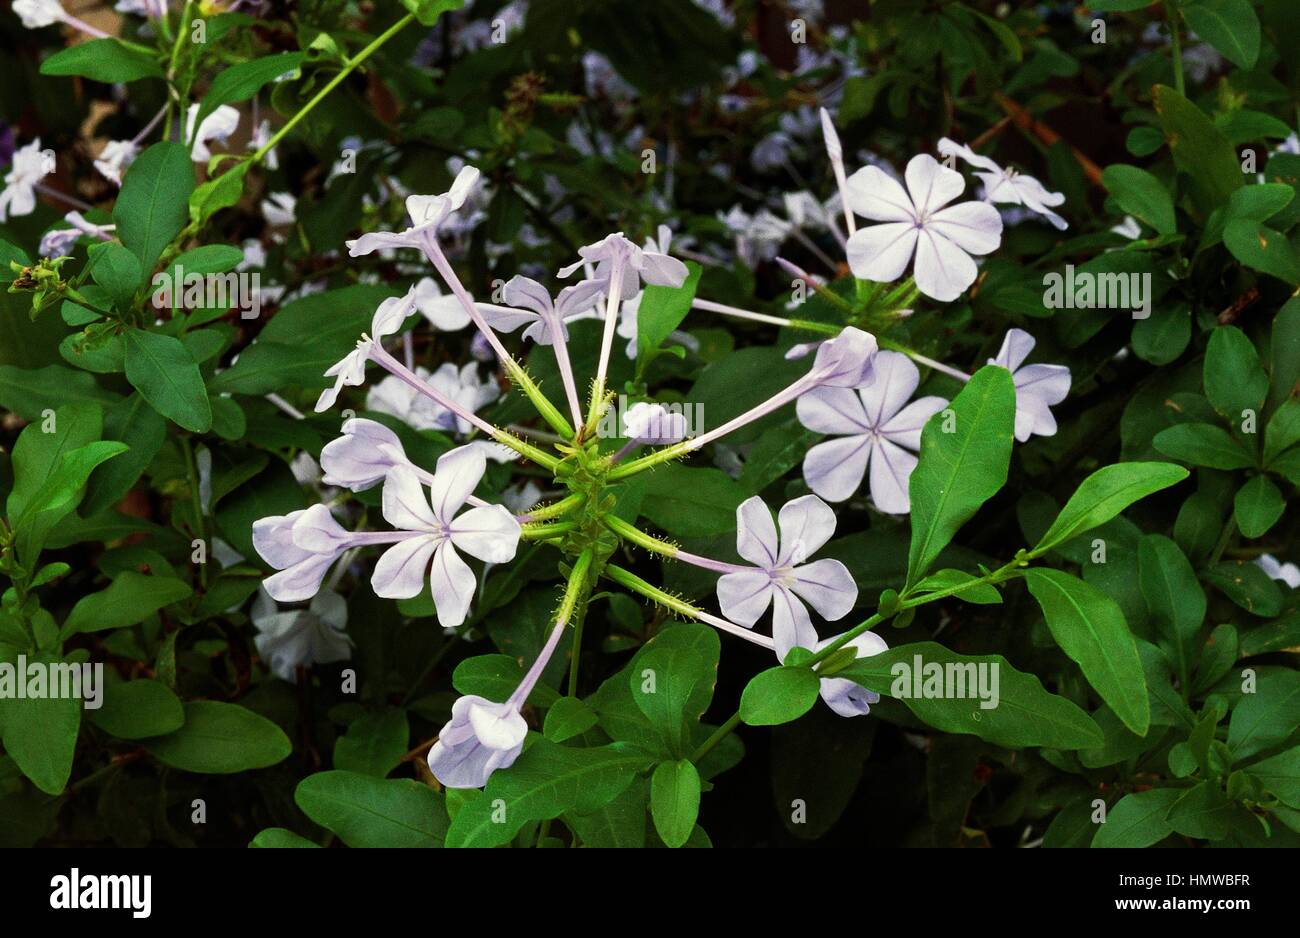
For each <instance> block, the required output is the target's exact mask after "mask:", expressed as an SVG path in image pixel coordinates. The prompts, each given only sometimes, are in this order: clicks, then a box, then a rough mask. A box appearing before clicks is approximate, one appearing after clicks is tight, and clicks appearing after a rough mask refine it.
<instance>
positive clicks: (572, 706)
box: [542, 697, 600, 743]
mask: <svg viewBox="0 0 1300 938" xmlns="http://www.w3.org/2000/svg"><path fill="white" fill-rule="evenodd" d="M599 719H600V718H599V717H598V716H597V715H596V711H594V710H592V709H591V707H590V706H588V705H587V704H586V703H584V702H583V701H581V700H579V699H578V698H576V697H561V698H560V699H559V700H557V701H555V703H553V704H552V705H551V708H550V709H549V710H547V711H546V722H545V723H544V724H543V727H542V733H543V735H544V736H545V737H546V738H547V739H549V740H550V741H551V742H553V743H562V742H564V741H565V740H566V739H572V738H573V737H575V736H580V735H582V734H583V733H585V732H587V730H589V729H591V728H592V727H593V726H595V725H596V723H597V721H598V720H599Z"/></svg>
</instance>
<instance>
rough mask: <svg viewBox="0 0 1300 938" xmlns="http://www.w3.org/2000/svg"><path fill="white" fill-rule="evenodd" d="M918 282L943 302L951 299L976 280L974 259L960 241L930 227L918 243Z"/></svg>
mask: <svg viewBox="0 0 1300 938" xmlns="http://www.w3.org/2000/svg"><path fill="white" fill-rule="evenodd" d="M912 273H913V275H914V276H915V277H916V286H917V289H919V290H920V291H921V292H922V293H924V294H925V295H926V296H928V297H931V298H932V299H936V300H939V301H940V302H941V303H947V302H951V301H952V300H955V299H957V297H959V296H961V294H962V291H963V290H965V289H966V288H967V287H969V286H970V285H971V284H972V283H974V282H975V275H976V274H977V273H978V271H977V270H976V268H975V262H974V261H973V260H971V259H970V255H968V254H967V253H966V252H965V251H963V250H962V249H961V248H959V247H957V245H955V244H953V243H952V242H951V241H949V240H948V239H947V238H945V237H943V236H942V235H940V234H937V233H935V232H933V231H930V230H929V229H926V230H925V231H923V232H922V234H921V237H920V238H919V239H918V240H917V243H916V265H915V266H914V267H913V268H912Z"/></svg>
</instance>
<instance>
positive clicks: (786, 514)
mask: <svg viewBox="0 0 1300 938" xmlns="http://www.w3.org/2000/svg"><path fill="white" fill-rule="evenodd" d="M777 524H778V525H779V526H780V528H781V554H780V556H779V557H778V558H777V566H781V567H784V566H787V565H790V564H799V563H803V562H804V560H806V559H807V558H809V557H811V556H812V555H813V554H815V553H816V552H817V549H818V548H820V547H821V546H822V545H823V544H825V543H826V542H827V541H829V540H830V539H831V535H832V534H834V533H835V512H834V511H832V510H831V506H830V505H827V504H826V503H825V502H824V501H822V500H821V499H820V498H818V497H817V496H816V495H804V496H801V497H800V498H796V499H794V500H793V501H788V502H786V503H785V504H784V505H782V506H781V511H780V513H779V514H778V515H777Z"/></svg>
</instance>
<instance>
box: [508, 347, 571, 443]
mask: <svg viewBox="0 0 1300 938" xmlns="http://www.w3.org/2000/svg"><path fill="white" fill-rule="evenodd" d="M504 364H505V366H506V374H508V375H510V380H511V381H513V382H514V383H515V384H517V385H519V389H520V390H521V391H523V392H524V396H525V397H527V398H528V400H529V401H531V402H532V404H533V407H534V408H536V410H537V412H538V413H539V414H541V416H542V419H543V420H545V421H546V422H547V423H549V424H550V425H551V429H553V430H554V431H555V432H556V433H558V434H559V435H560V436H562V437H563V438H564V439H566V440H571V439H573V437H574V432H575V431H574V429H573V427H571V426H569V421H567V420H565V419H564V414H562V413H560V411H559V409H558V408H557V407H556V406H555V405H554V404H552V403H551V400H550V398H548V397H547V396H546V395H545V394H543V393H542V389H541V388H540V387H538V386H537V383H536V382H535V381H533V379H532V378H530V377H529V376H528V372H526V371H524V367H523V365H521V364H519V362H517V361H515V360H514V358H509V357H508V358H506V360H505V362H504Z"/></svg>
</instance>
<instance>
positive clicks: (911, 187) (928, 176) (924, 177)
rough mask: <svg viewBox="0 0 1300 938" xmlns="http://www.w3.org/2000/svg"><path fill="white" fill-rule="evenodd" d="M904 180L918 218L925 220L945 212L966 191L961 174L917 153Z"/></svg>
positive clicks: (964, 181) (910, 162)
mask: <svg viewBox="0 0 1300 938" xmlns="http://www.w3.org/2000/svg"><path fill="white" fill-rule="evenodd" d="M903 177H904V178H905V179H906V180H907V192H908V195H910V196H911V197H912V204H913V205H914V206H916V214H917V217H919V218H922V219H924V218H925V216H927V215H929V214H931V213H932V212H934V211H936V210H937V209H940V208H943V206H945V205H947V204H948V203H949V202H951V201H952V200H953V199H955V198H957V196H959V195H961V194H962V191H963V190H964V189H965V188H966V180H965V179H963V178H962V177H961V173H959V172H957V171H955V170H951V169H949V168H948V167H947V166H944V165H943V164H942V163H940V162H939V161H938V160H936V159H935V158H934V157H933V156H931V155H930V154H929V153H918V154H917V155H916V156H914V157H912V158H911V159H910V160H908V161H907V169H906V170H904V171H903ZM994 211H995V212H996V209H995V210H994Z"/></svg>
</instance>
